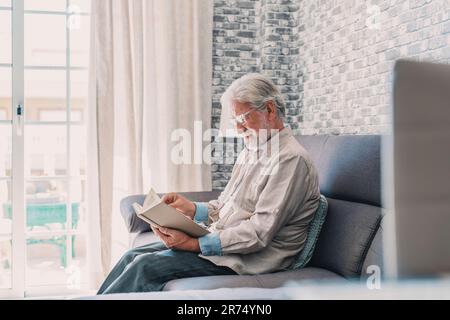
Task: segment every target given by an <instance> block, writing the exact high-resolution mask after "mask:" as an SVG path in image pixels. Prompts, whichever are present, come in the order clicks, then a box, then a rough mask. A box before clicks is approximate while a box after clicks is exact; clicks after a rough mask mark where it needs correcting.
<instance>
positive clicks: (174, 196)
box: [161, 192, 177, 204]
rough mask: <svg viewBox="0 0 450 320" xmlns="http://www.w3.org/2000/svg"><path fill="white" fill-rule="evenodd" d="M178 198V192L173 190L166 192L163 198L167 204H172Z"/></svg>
mask: <svg viewBox="0 0 450 320" xmlns="http://www.w3.org/2000/svg"><path fill="white" fill-rule="evenodd" d="M176 199H177V194H176V193H173V192H171V193H167V194H165V195H164V196H163V198H162V199H161V200H162V201H163V202H164V203H166V204H171V203H172V202H174V201H176Z"/></svg>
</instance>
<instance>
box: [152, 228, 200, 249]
mask: <svg viewBox="0 0 450 320" xmlns="http://www.w3.org/2000/svg"><path fill="white" fill-rule="evenodd" d="M151 227H152V230H153V232H154V233H155V234H156V235H157V236H158V237H159V238H160V239H161V240H162V242H164V244H165V245H166V247H167V248H169V249H178V250H184V251H192V252H200V245H199V243H198V240H197V239H195V238H192V237H190V236H188V235H187V234H186V233H184V232H181V231H178V230H174V229H169V228H163V227H155V226H151Z"/></svg>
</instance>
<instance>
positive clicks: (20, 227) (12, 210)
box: [0, 0, 90, 296]
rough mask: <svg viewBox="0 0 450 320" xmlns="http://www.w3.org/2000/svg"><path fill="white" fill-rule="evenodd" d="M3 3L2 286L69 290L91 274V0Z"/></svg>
mask: <svg viewBox="0 0 450 320" xmlns="http://www.w3.org/2000/svg"><path fill="white" fill-rule="evenodd" d="M2 4H3V5H4V6H3V7H2V8H3V9H2V10H0V15H1V14H4V15H5V16H4V18H5V19H6V21H7V19H8V18H9V19H10V23H9V24H7V23H6V22H5V19H2V18H3V17H1V16H0V82H1V83H0V205H1V208H0V210H1V211H0V212H1V215H0V219H1V220H0V221H1V227H0V259H1V260H0V271H1V274H0V290H3V289H4V290H8V289H9V290H11V292H14V294H13V295H16V296H17V295H20V296H23V295H26V296H33V295H41V294H45V293H48V292H57V293H70V292H71V290H78V289H82V288H83V285H84V284H85V283H86V277H84V275H85V274H86V239H87V237H86V230H87V228H86V212H85V208H86V200H85V190H86V166H85V164H86V161H85V158H86V153H85V150H86V137H85V120H86V117H85V115H86V105H87V67H88V56H89V41H90V40H89V38H90V37H89V33H90V31H89V30H90V26H89V22H90V20H89V18H90V17H89V12H88V10H89V0H40V1H35V0H14V1H13V3H12V6H11V3H9V2H8V1H5V0H0V5H2ZM8 4H9V6H7V5H8ZM8 14H9V15H8ZM11 17H12V18H11ZM11 21H12V22H11ZM8 26H9V27H8ZM8 28H9V29H8ZM8 32H9V38H8V36H6V34H8ZM2 33H4V34H5V36H4V38H5V39H3V43H1V41H2V37H1V35H2ZM8 41H9V42H8ZM9 43H10V44H9ZM8 44H9V46H10V47H11V46H12V51H13V52H14V54H13V55H12V56H13V57H14V60H13V61H12V60H11V55H9V56H8V54H6V53H5V50H4V48H6V51H8ZM9 51H11V50H9ZM8 59H9V60H8ZM2 60H3V61H2Z"/></svg>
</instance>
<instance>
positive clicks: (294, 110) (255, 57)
mask: <svg viewBox="0 0 450 320" xmlns="http://www.w3.org/2000/svg"><path fill="white" fill-rule="evenodd" d="M297 2H298V1H297V0H261V1H234V0H215V1H214V30H213V102H212V108H213V110H212V117H213V118H212V124H213V127H214V128H219V123H220V111H221V105H220V97H221V95H222V94H223V92H224V91H225V89H226V88H227V87H228V86H229V85H230V84H231V82H233V80H235V79H237V78H239V77H241V76H242V75H244V74H246V73H249V72H260V73H263V74H266V75H267V76H269V77H270V78H272V80H273V81H274V82H275V83H277V84H279V85H280V88H281V89H282V92H283V93H284V94H285V98H286V101H287V121H288V122H289V123H290V124H291V126H292V127H293V128H294V129H295V128H297V127H298V124H299V122H300V121H301V118H300V117H301V115H300V110H301V108H300V107H301V101H302V100H301V99H300V94H301V74H300V70H299V63H298V55H299V46H298V25H299V23H298V21H299V20H298V10H299V5H298V3H297ZM237 142H238V141H237V140H235V139H231V140H228V141H226V143H224V144H219V143H216V144H215V145H214V146H213V157H212V159H213V165H212V178H213V188H215V189H221V188H223V187H224V186H225V185H226V183H227V181H228V179H229V177H230V173H231V169H232V167H233V164H234V160H235V158H233V157H230V155H232V154H235V155H237V154H238V152H239V151H240V150H241V149H242V143H237ZM239 142H241V141H239Z"/></svg>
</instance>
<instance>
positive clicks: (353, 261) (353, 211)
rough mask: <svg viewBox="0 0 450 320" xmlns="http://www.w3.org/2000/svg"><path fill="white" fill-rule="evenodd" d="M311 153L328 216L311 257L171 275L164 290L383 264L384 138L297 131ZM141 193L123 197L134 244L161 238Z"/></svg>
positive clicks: (298, 277)
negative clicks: (251, 270) (242, 271)
mask: <svg viewBox="0 0 450 320" xmlns="http://www.w3.org/2000/svg"><path fill="white" fill-rule="evenodd" d="M297 139H298V141H299V142H300V144H301V145H303V146H304V147H305V149H306V150H308V152H309V153H310V155H311V157H312V159H313V161H314V163H315V165H316V167H317V169H318V171H319V175H320V189H321V193H322V194H324V195H325V196H326V197H327V200H328V214H327V219H326V221H325V223H324V225H323V228H322V231H321V233H320V236H319V240H318V242H317V245H316V249H315V251H314V254H313V257H312V259H311V261H310V262H309V263H308V265H307V266H306V267H305V268H303V269H299V270H285V271H281V272H276V273H270V274H263V275H256V276H246V275H238V276H209V277H201V278H186V279H178V280H174V281H170V282H168V283H167V284H166V286H165V288H164V290H165V291H168V290H169V291H173V290H211V289H218V288H243V287H252V288H278V287H282V286H284V285H286V283H289V282H292V281H296V282H298V281H308V282H310V281H324V280H326V281H341V280H344V282H345V280H355V279H365V278H367V276H369V275H370V274H367V272H366V271H367V267H368V266H369V265H377V266H379V267H380V268H382V252H381V240H382V239H381V233H382V230H381V220H382V209H381V182H380V181H381V175H380V143H381V137H380V136H377V135H370V136H369V135H366V136H363V135H352V136H350V135H348V136H325V135H324V136H298V137H297ZM219 193H220V191H212V192H197V193H184V195H185V196H186V197H188V198H189V199H191V200H192V201H208V200H210V199H214V198H217V197H218V195H219ZM143 199H144V196H143V195H133V196H129V197H126V198H124V199H123V200H122V201H121V212H122V216H123V218H124V219H125V223H126V225H127V228H128V231H129V232H131V233H133V234H135V236H134V241H133V244H132V246H133V247H136V246H140V245H143V244H146V243H151V242H154V241H158V238H157V237H156V236H155V235H154V234H153V233H152V232H151V231H150V229H149V227H148V225H147V224H146V223H145V222H143V221H142V220H140V219H139V218H137V217H136V215H135V213H134V210H133V208H132V206H131V205H132V203H133V202H139V203H142V202H143Z"/></svg>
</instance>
